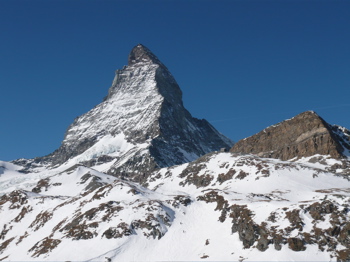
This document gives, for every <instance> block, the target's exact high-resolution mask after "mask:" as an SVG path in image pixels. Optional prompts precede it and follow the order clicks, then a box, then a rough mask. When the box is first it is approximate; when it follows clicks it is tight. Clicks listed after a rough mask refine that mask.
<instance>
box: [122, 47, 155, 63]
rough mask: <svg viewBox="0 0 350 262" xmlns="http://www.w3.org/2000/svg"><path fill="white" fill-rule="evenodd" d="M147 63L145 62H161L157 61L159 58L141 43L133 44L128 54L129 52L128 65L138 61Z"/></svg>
mask: <svg viewBox="0 0 350 262" xmlns="http://www.w3.org/2000/svg"><path fill="white" fill-rule="evenodd" d="M145 62H146V63H147V62H152V63H155V64H160V65H162V63H161V62H160V61H159V59H158V58H157V57H156V56H155V55H154V54H153V53H152V52H151V50H149V49H148V48H147V47H145V46H144V45H142V44H138V45H137V46H135V47H134V48H133V49H132V50H131V52H130V54H129V59H128V65H129V66H131V65H135V64H138V63H145Z"/></svg>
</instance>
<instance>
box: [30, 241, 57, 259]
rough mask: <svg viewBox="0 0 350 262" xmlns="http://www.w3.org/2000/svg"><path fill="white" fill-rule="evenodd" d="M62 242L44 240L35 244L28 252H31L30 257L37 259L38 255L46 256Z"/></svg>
mask: <svg viewBox="0 0 350 262" xmlns="http://www.w3.org/2000/svg"><path fill="white" fill-rule="evenodd" d="M61 242H62V241H61V240H59V239H52V238H48V237H46V238H44V239H42V240H40V241H39V242H37V243H36V244H35V245H34V246H33V247H32V248H31V249H29V252H33V254H32V257H39V256H40V255H44V254H47V253H49V252H51V251H52V250H53V249H54V248H56V247H57V246H58V245H59V244H60V243H61Z"/></svg>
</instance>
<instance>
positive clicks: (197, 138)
mask: <svg viewBox="0 0 350 262" xmlns="http://www.w3.org/2000/svg"><path fill="white" fill-rule="evenodd" d="M232 144H233V142H232V141H231V140H230V139H228V138H226V137H224V136H223V135H222V134H220V133H219V132H218V131H216V130H215V129H214V127H212V126H211V125H210V124H209V123H208V122H207V121H205V120H199V119H196V118H193V117H192V116H191V114H190V113H189V112H188V111H187V110H186V109H185V108H184V106H183V102H182V92H181V90H180V87H179V86H178V84H177V83H176V81H175V79H174V77H173V76H172V75H171V73H170V72H169V70H168V69H167V68H166V67H165V66H164V65H163V64H162V63H161V62H160V61H159V59H158V58H157V57H156V56H155V55H154V54H153V53H152V52H151V51H150V50H149V49H148V48H147V47H145V46H143V45H137V46H136V47H134V48H133V49H132V51H131V53H130V55H129V65H127V66H124V67H123V69H120V70H117V71H116V75H115V78H114V80H113V82H112V86H111V87H110V88H109V90H108V95H107V97H106V98H105V99H104V101H103V102H102V103H100V104H99V105H97V106H96V107H94V108H93V109H91V110H90V111H89V112H87V113H85V114H83V115H81V116H79V117H77V118H76V119H75V120H74V122H73V123H72V124H71V125H70V126H69V128H68V129H67V131H66V134H65V137H64V140H63V142H62V144H61V146H60V148H58V149H57V150H56V151H55V152H53V153H52V154H50V155H48V156H46V157H43V158H40V159H37V160H36V161H37V162H44V163H47V164H49V165H51V166H56V165H61V164H63V163H67V161H68V162H70V163H71V164H77V163H83V164H85V165H88V166H89V165H91V163H92V162H93V163H96V162H99V163H106V162H109V163H110V165H109V167H108V168H110V170H109V171H108V172H109V173H111V174H113V175H118V174H121V173H123V175H124V174H125V173H126V174H129V173H132V174H133V175H134V174H135V173H137V174H145V173H147V172H149V171H150V170H153V169H155V168H159V167H167V166H172V165H177V164H182V163H186V162H188V161H193V160H195V159H196V158H198V157H199V156H201V155H204V154H206V153H209V152H211V151H215V150H218V149H220V148H222V147H225V148H229V147H231V146H232ZM108 168H107V167H106V169H107V170H108Z"/></svg>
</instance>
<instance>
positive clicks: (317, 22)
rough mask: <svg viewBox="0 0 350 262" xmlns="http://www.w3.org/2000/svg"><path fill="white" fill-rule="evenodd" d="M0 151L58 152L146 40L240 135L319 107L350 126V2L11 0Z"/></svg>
mask: <svg viewBox="0 0 350 262" xmlns="http://www.w3.org/2000/svg"><path fill="white" fill-rule="evenodd" d="M0 36H1V37H0V47H1V48H0V87H1V93H0V95H1V102H0V119H1V122H0V123H1V128H0V138H1V146H0V159H1V160H13V159H16V158H22V157H25V158H31V157H36V156H42V155H46V154H48V153H50V152H52V151H54V150H55V149H56V148H58V147H59V145H60V143H61V141H62V139H63V136H64V132H65V130H66V128H67V127H68V126H69V124H70V123H72V122H73V120H74V118H75V117H76V116H79V115H81V114H83V113H85V112H87V111H88V110H89V109H91V108H92V107H93V106H95V105H97V104H98V103H100V102H101V101H102V99H103V97H104V96H105V95H106V94H107V91H108V88H109V87H110V85H111V83H112V80H113V77H114V71H115V70H116V69H119V68H122V67H123V66H124V65H126V64H127V56H128V54H129V52H130V50H131V48H132V47H133V46H135V45H136V44H138V43H142V44H144V45H145V46H147V47H148V48H149V49H151V50H152V51H153V52H154V53H155V54H156V55H157V56H158V58H159V59H160V60H161V61H162V62H163V63H164V64H165V65H166V66H167V67H168V68H169V70H170V71H171V72H172V74H173V75H174V76H175V78H176V80H177V81H178V83H179V85H180V87H181V89H182V91H183V98H184V104H185V107H186V108H187V109H188V110H189V111H190V112H191V114H192V115H193V116H195V117H198V118H205V119H207V120H208V121H209V122H211V123H212V124H213V125H214V126H215V127H216V128H217V129H218V130H219V131H220V132H221V133H223V134H225V135H226V136H228V137H230V138H231V139H233V140H235V141H237V140H239V139H242V138H244V137H247V136H250V135H253V134H255V133H256V132H258V131H260V130H262V129H263V128H265V127H267V126H269V125H272V124H275V123H277V122H280V121H282V120H284V119H287V118H291V117H293V116H294V115H296V114H298V113H301V112H303V111H306V110H315V111H316V112H317V113H318V114H319V115H321V116H322V117H323V118H324V119H325V120H326V121H328V122H330V123H331V124H339V125H342V126H345V127H347V128H350V116H349V112H350V99H349V98H350V1H347V0H344V1H336V0H335V1H334V0H330V1H315V0H314V1H306V0H305V1H300V0H290V1H289V0H283V1H272V0H270V1H264V0H258V1H246V0H242V1H234V0H228V1H224V0H221V1H220V0H219V1H217V0H212V1H205V0H201V1H200V0H192V1H191V0H186V1H181V0H177V1H171V0H162V1H161V0H159V1H156V0H153V1H152V0H150V1H146V0H143V1H133V0H124V1H101V0H99V1H97V0H96V1H91V0H74V1H73V0H60V1H59V0H33V1H29V0H24V1H19V0H11V1H6V0H0Z"/></svg>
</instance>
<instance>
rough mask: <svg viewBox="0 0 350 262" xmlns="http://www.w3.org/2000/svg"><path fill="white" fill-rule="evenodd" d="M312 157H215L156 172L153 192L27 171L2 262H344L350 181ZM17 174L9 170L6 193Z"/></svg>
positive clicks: (98, 178)
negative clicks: (291, 159)
mask: <svg viewBox="0 0 350 262" xmlns="http://www.w3.org/2000/svg"><path fill="white" fill-rule="evenodd" d="M309 160H310V159H303V160H300V161H299V162H288V161H280V160H275V159H263V158H258V157H255V156H249V155H245V156H243V155H236V154H233V153H212V154H209V155H205V156H203V157H202V158H200V159H198V160H196V161H194V162H192V163H189V164H183V165H180V166H174V167H171V168H164V169H161V170H159V171H157V172H154V173H153V174H152V175H151V176H150V177H149V178H148V179H147V184H148V189H146V188H144V187H141V186H140V185H138V184H137V183H132V182H128V181H125V180H120V179H118V178H116V177H113V176H109V175H106V174H104V173H101V172H99V171H96V170H94V169H93V168H87V167H83V166H80V165H73V166H71V167H70V168H68V169H67V170H65V171H62V169H59V170H56V171H55V170H52V169H51V170H50V172H51V173H50V174H48V173H45V172H46V171H41V172H38V173H35V174H26V175H24V176H26V177H27V180H25V182H24V181H22V182H21V183H18V184H17V185H16V190H15V191H12V192H10V193H7V194H5V195H3V196H2V197H1V199H0V204H1V211H0V212H2V215H1V216H0V220H1V224H2V225H3V229H2V232H1V234H0V235H1V239H2V243H1V244H0V245H1V247H2V248H1V251H0V252H1V256H0V258H6V259H5V260H9V261H23V260H25V261H35V260H36V261H42V260H45V261H57V260H60V261H64V260H74V261H78V260H79V261H90V260H91V261H105V260H106V257H108V258H110V259H111V260H112V261H189V260H191V261H199V260H208V261H238V260H240V259H243V258H244V260H245V261H258V260H259V261H271V260H273V261H316V260H317V261H336V257H337V256H338V257H339V256H340V254H342V253H341V252H344V250H348V248H349V247H348V246H347V243H348V242H347V239H346V238H344V236H343V234H344V232H346V230H347V228H348V227H349V225H350V224H349V213H348V212H349V197H350V191H349V188H350V182H349V180H347V179H346V178H345V177H344V176H342V175H341V174H342V170H340V169H338V174H335V173H331V172H329V171H326V168H325V167H326V166H327V167H328V166H329V165H324V166H323V167H324V168H323V169H322V168H320V167H321V166H319V167H313V166H312V165H315V164H314V163H312V161H311V162H308V161H309ZM327 161H329V163H331V164H335V163H337V161H339V160H332V159H327ZM2 166H5V165H4V164H2ZM16 169H18V167H16V166H13V165H10V167H8V168H6V169H3V174H2V175H1V177H0V181H1V185H2V190H4V189H6V188H10V187H8V186H7V185H8V184H11V183H12V182H13V181H11V180H8V177H9V176H11V174H12V175H13V174H14V173H13V172H18V171H16ZM55 172H56V174H53V173H55ZM17 175H18V176H19V175H20V174H19V173H15V174H14V179H15V180H16V179H17V178H16V176H17ZM22 175H23V174H22ZM38 177H41V179H40V180H38ZM31 180H32V181H31ZM35 182H36V183H35ZM12 189H13V188H12ZM315 210H317V212H316V213H315ZM3 214H6V215H3ZM337 228H338V229H337ZM334 230H338V231H339V232H338V233H336V234H333V236H332V235H331V233H332V232H333V231H334ZM320 238H321V239H322V238H324V239H325V240H324V242H322V241H320V240H319V239H320ZM298 239H299V240H298ZM293 241H294V242H293ZM82 248H83V249H84V252H75V250H78V249H82ZM298 249H300V250H298ZM342 250H343V251H342Z"/></svg>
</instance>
